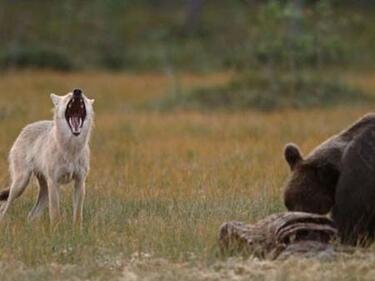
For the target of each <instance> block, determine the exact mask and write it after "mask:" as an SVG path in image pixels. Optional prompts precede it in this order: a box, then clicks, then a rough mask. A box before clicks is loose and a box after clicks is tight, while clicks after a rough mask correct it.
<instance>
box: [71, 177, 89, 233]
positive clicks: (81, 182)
mask: <svg viewBox="0 0 375 281" xmlns="http://www.w3.org/2000/svg"><path fill="white" fill-rule="evenodd" d="M85 181H86V178H85V177H83V178H81V177H80V178H78V179H76V180H75V183H74V192H73V224H74V225H76V226H79V227H80V226H81V223H82V214H83V202H84V200H85V195H86V183H85Z"/></svg>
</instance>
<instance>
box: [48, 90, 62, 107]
mask: <svg viewBox="0 0 375 281" xmlns="http://www.w3.org/2000/svg"><path fill="white" fill-rule="evenodd" d="M50 97H51V100H52V102H53V104H54V105H55V106H57V105H58V104H59V103H60V101H61V97H60V96H58V95H55V94H53V93H52V94H51V95H50Z"/></svg>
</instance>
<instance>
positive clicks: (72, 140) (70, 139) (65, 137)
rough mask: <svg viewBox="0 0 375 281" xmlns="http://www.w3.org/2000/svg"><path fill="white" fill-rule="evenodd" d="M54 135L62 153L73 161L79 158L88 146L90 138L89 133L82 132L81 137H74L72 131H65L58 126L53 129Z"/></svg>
mask: <svg viewBox="0 0 375 281" xmlns="http://www.w3.org/2000/svg"><path fill="white" fill-rule="evenodd" d="M53 134H54V136H55V138H56V141H57V145H58V148H59V150H60V152H61V153H62V154H63V155H65V156H66V157H67V158H71V159H74V158H76V157H78V156H79V155H80V154H81V152H82V151H83V149H84V148H85V147H87V146H88V141H89V137H90V132H89V131H82V133H81V134H80V135H79V136H74V135H73V134H72V133H71V132H70V130H69V131H68V130H64V129H63V128H60V127H59V126H58V125H57V124H56V125H55V126H54V128H53Z"/></svg>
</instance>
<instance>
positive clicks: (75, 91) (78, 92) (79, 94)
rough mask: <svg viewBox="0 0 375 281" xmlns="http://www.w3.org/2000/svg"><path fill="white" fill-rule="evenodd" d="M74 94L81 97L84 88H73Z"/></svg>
mask: <svg viewBox="0 0 375 281" xmlns="http://www.w3.org/2000/svg"><path fill="white" fill-rule="evenodd" d="M73 96H74V97H75V98H79V97H81V96H82V90H81V89H74V90H73Z"/></svg>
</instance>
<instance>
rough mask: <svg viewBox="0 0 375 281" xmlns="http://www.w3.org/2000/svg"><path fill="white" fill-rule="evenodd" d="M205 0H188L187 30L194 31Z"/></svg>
mask: <svg viewBox="0 0 375 281" xmlns="http://www.w3.org/2000/svg"><path fill="white" fill-rule="evenodd" d="M203 2H204V0H186V16H185V30H186V31H187V32H189V33H191V32H194V31H195V30H196V27H197V25H198V22H199V20H200V16H201V13H202V6H203Z"/></svg>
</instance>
